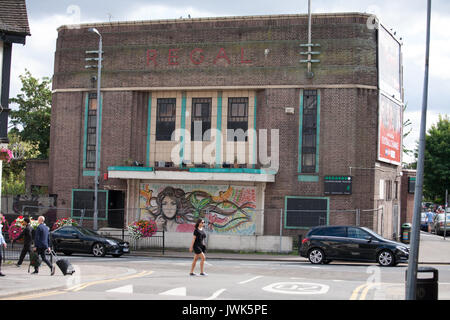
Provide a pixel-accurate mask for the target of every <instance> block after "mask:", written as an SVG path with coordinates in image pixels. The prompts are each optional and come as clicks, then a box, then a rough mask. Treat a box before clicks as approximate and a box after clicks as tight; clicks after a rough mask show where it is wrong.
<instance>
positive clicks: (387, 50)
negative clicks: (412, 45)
mask: <svg viewBox="0 0 450 320" xmlns="http://www.w3.org/2000/svg"><path fill="white" fill-rule="evenodd" d="M378 82H379V83H378V85H379V88H380V90H381V91H383V92H384V93H386V94H387V95H389V96H390V97H393V98H395V99H397V100H399V101H401V100H402V61H401V44H400V42H398V40H397V39H396V38H395V37H394V36H393V35H392V34H391V33H390V32H389V31H388V30H387V29H386V28H385V27H384V26H383V25H382V24H380V25H379V28H378Z"/></svg>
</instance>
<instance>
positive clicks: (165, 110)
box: [156, 98, 177, 141]
mask: <svg viewBox="0 0 450 320" xmlns="http://www.w3.org/2000/svg"><path fill="white" fill-rule="evenodd" d="M176 101H177V100H176V99H175V98H164V99H158V103H157V114H156V140H158V141H170V140H171V137H172V133H173V132H174V131H175V113H176Z"/></svg>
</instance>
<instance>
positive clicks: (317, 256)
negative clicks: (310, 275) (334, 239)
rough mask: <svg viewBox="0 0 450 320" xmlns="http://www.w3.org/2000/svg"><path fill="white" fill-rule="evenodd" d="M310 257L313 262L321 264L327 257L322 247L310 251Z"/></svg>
mask: <svg viewBox="0 0 450 320" xmlns="http://www.w3.org/2000/svg"><path fill="white" fill-rule="evenodd" d="M308 259H309V261H310V262H311V263H312V264H321V263H322V262H323V261H324V259H325V254H324V253H323V251H322V250H321V249H319V248H314V249H311V250H310V251H309V253H308Z"/></svg>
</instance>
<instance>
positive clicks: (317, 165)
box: [297, 89, 320, 181]
mask: <svg viewBox="0 0 450 320" xmlns="http://www.w3.org/2000/svg"><path fill="white" fill-rule="evenodd" d="M302 130H303V89H302V90H300V111H299V125H298V170H297V171H298V173H302V143H303V135H302ZM319 150H320V90H317V126H316V173H318V172H319ZM299 181H300V180H299Z"/></svg>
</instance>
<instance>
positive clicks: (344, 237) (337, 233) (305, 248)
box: [300, 226, 409, 266]
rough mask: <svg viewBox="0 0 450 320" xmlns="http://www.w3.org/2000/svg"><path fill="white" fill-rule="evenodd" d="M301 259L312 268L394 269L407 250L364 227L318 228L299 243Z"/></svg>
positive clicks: (404, 260) (405, 257)
mask: <svg viewBox="0 0 450 320" xmlns="http://www.w3.org/2000/svg"><path fill="white" fill-rule="evenodd" d="M300 255H301V256H302V257H305V258H308V259H309V261H310V262H311V263H313V264H320V263H324V264H327V263H330V262H331V261H333V260H344V261H345V260H346V261H365V262H378V263H379V264H380V265H381V266H395V265H397V264H398V263H400V262H407V261H408V257H409V246H407V245H405V244H403V243H400V242H395V241H390V240H387V239H384V238H383V237H382V236H380V235H378V234H377V233H375V232H374V231H372V230H370V229H368V228H364V227H353V226H320V227H314V228H312V229H310V230H309V231H308V233H307V234H306V236H305V238H304V239H303V241H302V245H301V247H300Z"/></svg>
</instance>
